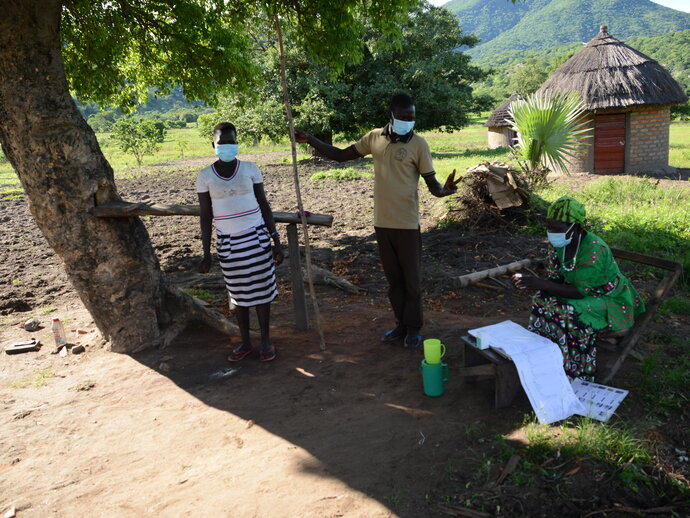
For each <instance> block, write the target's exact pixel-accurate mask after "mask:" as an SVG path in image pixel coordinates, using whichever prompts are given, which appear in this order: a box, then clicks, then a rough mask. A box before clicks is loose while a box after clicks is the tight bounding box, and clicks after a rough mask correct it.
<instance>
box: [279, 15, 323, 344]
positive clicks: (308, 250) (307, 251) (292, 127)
mask: <svg viewBox="0 0 690 518" xmlns="http://www.w3.org/2000/svg"><path fill="white" fill-rule="evenodd" d="M274 19H275V24H276V33H277V34H278V45H279V47H280V80H281V83H282V86H283V101H284V103H285V114H286V115H287V120H288V127H289V128H290V144H291V147H292V172H293V177H294V180H295V194H296V195H297V209H298V210H299V213H300V217H301V218H302V234H303V237H304V253H305V255H306V262H307V278H308V280H309V294H310V295H311V301H312V304H313V305H314V322H315V324H316V330H317V331H318V333H319V346H320V347H321V350H322V351H325V350H326V341H325V340H324V337H323V327H322V325H321V313H320V311H319V304H318V302H317V300H316V292H315V291H314V280H313V277H312V271H311V247H310V246H309V232H308V229H307V216H306V214H305V213H304V206H303V205H302V194H301V192H300V188H299V173H298V171H297V144H296V143H295V121H294V119H293V118H292V108H291V106H290V95H289V93H288V89H287V74H286V72H285V48H284V47H283V29H282V27H281V24H280V16H278V14H276V15H275V17H274Z"/></svg>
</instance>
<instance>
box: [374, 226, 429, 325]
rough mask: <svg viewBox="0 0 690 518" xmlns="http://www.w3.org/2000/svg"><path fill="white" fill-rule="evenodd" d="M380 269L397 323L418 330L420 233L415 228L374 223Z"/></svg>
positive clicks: (420, 288) (420, 263)
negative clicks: (381, 268) (399, 227)
mask: <svg viewBox="0 0 690 518" xmlns="http://www.w3.org/2000/svg"><path fill="white" fill-rule="evenodd" d="M374 229H375V230H376V241H377V242H378V245H379V255H380V256H381V264H382V265H383V272H384V273H385V274H386V279H387V280H388V285H389V287H388V299H389V300H390V302H391V306H392V307H393V314H394V315H395V320H396V321H397V324H398V326H402V327H404V328H406V329H407V330H408V331H418V330H419V329H421V328H422V325H423V324H424V317H423V315H422V234H421V232H420V230H419V228H417V229H415V230H406V229H398V228H381V227H374Z"/></svg>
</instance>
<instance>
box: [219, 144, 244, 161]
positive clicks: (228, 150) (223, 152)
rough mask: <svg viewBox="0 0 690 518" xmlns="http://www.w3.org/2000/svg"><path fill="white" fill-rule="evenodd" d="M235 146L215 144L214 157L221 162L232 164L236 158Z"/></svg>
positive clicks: (236, 146)
mask: <svg viewBox="0 0 690 518" xmlns="http://www.w3.org/2000/svg"><path fill="white" fill-rule="evenodd" d="M238 149H239V146H238V145H237V144H216V156H217V157H218V158H220V159H221V160H222V161H223V162H232V161H233V160H235V157H236V156H237V150H238Z"/></svg>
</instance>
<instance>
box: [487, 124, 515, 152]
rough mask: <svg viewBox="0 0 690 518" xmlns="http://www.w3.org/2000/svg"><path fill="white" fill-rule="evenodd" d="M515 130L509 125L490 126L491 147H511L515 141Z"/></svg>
mask: <svg viewBox="0 0 690 518" xmlns="http://www.w3.org/2000/svg"><path fill="white" fill-rule="evenodd" d="M513 134H514V133H513V130H511V129H510V128H509V127H508V126H490V127H489V131H488V136H489V149H496V148H499V147H510V146H511V145H512V144H513V143H512V142H511V139H512V138H513Z"/></svg>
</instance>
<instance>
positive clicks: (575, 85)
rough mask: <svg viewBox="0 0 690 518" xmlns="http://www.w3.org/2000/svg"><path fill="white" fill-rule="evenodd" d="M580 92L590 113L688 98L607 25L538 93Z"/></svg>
mask: <svg viewBox="0 0 690 518" xmlns="http://www.w3.org/2000/svg"><path fill="white" fill-rule="evenodd" d="M573 90H576V91H578V92H580V95H581V96H582V99H583V101H584V103H585V105H586V106H587V109H588V110H609V109H616V108H627V107H631V106H643V105H649V104H656V105H664V104H677V103H682V102H685V101H687V100H688V96H687V95H685V92H684V91H683V89H682V88H681V86H680V85H679V84H678V82H677V81H676V80H675V79H673V77H671V74H669V73H668V72H667V71H666V70H664V68H663V67H662V66H661V65H659V63H657V62H656V61H654V60H653V59H652V58H650V57H648V56H645V55H644V54H642V53H641V52H638V51H637V50H635V49H633V48H631V47H628V46H627V45H626V44H625V43H623V42H622V41H619V40H617V39H616V38H613V37H611V36H610V35H609V34H608V29H607V27H606V26H605V25H602V26H601V31H600V32H599V34H597V35H596V37H595V38H594V39H592V41H590V42H589V43H587V45H585V46H584V48H583V49H582V50H581V51H580V52H578V53H577V54H575V55H574V56H573V57H571V58H570V59H569V60H568V61H566V62H565V64H563V66H561V67H560V68H559V69H557V70H556V71H555V72H554V73H553V74H551V77H549V78H548V79H547V80H546V82H545V83H544V84H543V85H542V86H541V88H540V89H539V91H541V92H545V91H551V92H570V91H573Z"/></svg>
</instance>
